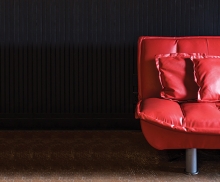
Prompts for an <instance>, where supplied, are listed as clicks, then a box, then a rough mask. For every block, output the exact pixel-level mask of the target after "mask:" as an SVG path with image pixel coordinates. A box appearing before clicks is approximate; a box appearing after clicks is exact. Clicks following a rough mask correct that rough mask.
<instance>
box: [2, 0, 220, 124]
mask: <svg viewBox="0 0 220 182" xmlns="http://www.w3.org/2000/svg"><path fill="white" fill-rule="evenodd" d="M219 6H220V2H219V1H218V0H209V1H207V0H169V1H168V0H62V1H61V0H1V1H0V99H1V100H0V121H1V125H2V127H6V126H8V127H9V126H10V127H13V126H21V127H22V126H25V125H26V126H27V125H28V126H29V127H30V128H31V127H34V126H42V127H43V126H44V125H45V123H47V127H50V126H59V127H64V126H66V127H67V128H68V127H70V126H71V124H72V126H73V128H74V127H76V128H77V127H80V126H83V127H86V126H88V128H103V127H104V128H105V127H106V128H108V127H109V126H111V128H118V127H119V128H127V127H128V126H129V127H130V128H132V127H134V128H137V127H139V125H138V121H135V120H134V114H133V113H134V108H135V103H136V97H137V94H136V92H137V79H136V52H137V51H136V49H137V47H136V44H137V39H138V37H139V36H140V35H160V36H186V35H219V34H220V19H219V15H220V12H219V9H220V7H219ZM24 121H27V122H28V124H27V123H25V122H24ZM48 121H50V122H48ZM58 121H59V122H58ZM95 121H96V122H95ZM97 121H98V122H97ZM34 122H35V123H38V124H39V123H41V124H39V125H38V124H34ZM65 122H66V123H65ZM8 123H11V124H8ZM19 123H21V124H19ZM55 123H56V124H55ZM82 123H84V124H82ZM100 123H102V124H100ZM0 127H1V126H0Z"/></svg>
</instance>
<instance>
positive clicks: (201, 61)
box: [192, 56, 220, 102]
mask: <svg viewBox="0 0 220 182" xmlns="http://www.w3.org/2000/svg"><path fill="white" fill-rule="evenodd" d="M192 60H193V63H194V74H195V81H196V82H197V84H198V86H199V90H198V101H200V102H216V101H220V56H205V57H203V58H202V57H200V58H197V57H192Z"/></svg>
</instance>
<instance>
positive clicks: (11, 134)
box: [0, 131, 220, 182]
mask: <svg viewBox="0 0 220 182" xmlns="http://www.w3.org/2000/svg"><path fill="white" fill-rule="evenodd" d="M184 155H185V153H184V150H165V151H158V150H155V149H153V148H152V147H151V146H150V145H149V144H148V143H147V142H146V140H145V139H144V137H143V135H142V133H141V132H140V131H0V181H15V182H20V181H30V182H34V181H52V182H56V181H68V182H69V181H73V182H78V181H79V182H84V181H92V182H93V181H94V182H105V181H106V182H108V181H109V182H111V181H113V182H117V181H122V182H124V181H126V182H127V181H132V182H133V181H138V182H142V181H175V182H178V181H181V182H182V181H187V182H189V181H220V151H219V150H199V151H198V160H199V164H198V166H199V171H200V173H199V174H198V175H196V176H188V175H185V174H184V173H183V171H184V166H185V160H184V159H185V156H184Z"/></svg>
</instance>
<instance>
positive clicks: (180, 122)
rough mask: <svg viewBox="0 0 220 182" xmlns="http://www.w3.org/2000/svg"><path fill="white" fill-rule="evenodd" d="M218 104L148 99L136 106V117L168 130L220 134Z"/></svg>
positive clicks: (219, 104)
mask: <svg viewBox="0 0 220 182" xmlns="http://www.w3.org/2000/svg"><path fill="white" fill-rule="evenodd" d="M219 108H220V103H198V102H196V103H183V104H179V103H177V102H175V101H171V100H166V99H160V98H149V99H145V100H142V101H140V102H139V103H138V105H137V111H136V117H137V118H139V119H141V120H145V121H147V122H151V123H152V124H155V125H159V126H161V127H165V128H168V129H175V130H178V131H183V132H194V133H210V134H220V111H219Z"/></svg>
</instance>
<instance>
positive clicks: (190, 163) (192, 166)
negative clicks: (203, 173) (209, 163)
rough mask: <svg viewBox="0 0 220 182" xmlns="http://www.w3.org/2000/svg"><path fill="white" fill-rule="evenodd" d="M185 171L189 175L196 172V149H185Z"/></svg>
mask: <svg viewBox="0 0 220 182" xmlns="http://www.w3.org/2000/svg"><path fill="white" fill-rule="evenodd" d="M185 173H186V174H189V175H196V174H198V173H199V172H198V169H197V149H196V148H192V149H186V169H185Z"/></svg>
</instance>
